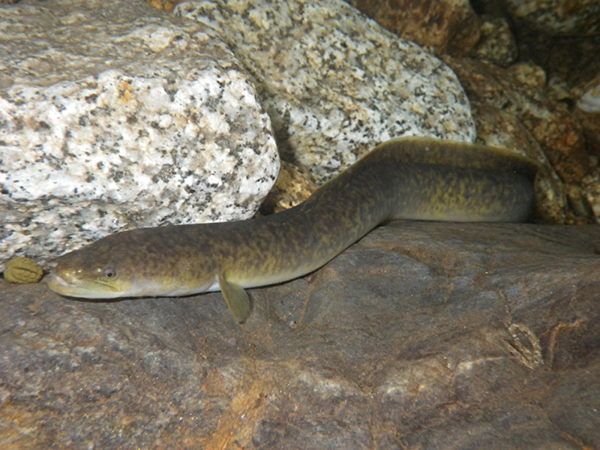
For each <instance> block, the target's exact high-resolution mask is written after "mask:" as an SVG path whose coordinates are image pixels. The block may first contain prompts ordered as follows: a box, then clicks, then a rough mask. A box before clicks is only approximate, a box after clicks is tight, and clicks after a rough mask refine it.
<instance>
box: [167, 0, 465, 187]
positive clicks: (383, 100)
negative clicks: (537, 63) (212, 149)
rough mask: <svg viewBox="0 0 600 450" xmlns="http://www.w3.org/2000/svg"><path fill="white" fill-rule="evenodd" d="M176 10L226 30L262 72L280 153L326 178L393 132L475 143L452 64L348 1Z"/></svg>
mask: <svg viewBox="0 0 600 450" xmlns="http://www.w3.org/2000/svg"><path fill="white" fill-rule="evenodd" d="M175 13H176V14H178V15H181V16H184V17H188V18H192V19H194V20H197V21H199V22H201V23H204V24H207V25H209V26H211V27H213V28H214V29H215V30H217V31H218V32H219V33H220V34H221V35H222V37H223V39H224V40H225V41H227V43H228V44H229V45H230V47H231V48H232V50H233V52H234V53H235V54H236V55H237V56H238V58H239V59H240V60H241V61H242V62H243V63H244V64H245V65H246V68H248V70H249V71H250V72H251V73H252V74H253V75H254V77H255V79H256V84H257V86H258V89H259V91H260V96H261V98H262V100H263V104H264V106H265V108H266V109H267V111H268V112H269V115H270V116H271V120H272V121H273V127H274V128H275V134H276V136H278V139H279V141H278V143H279V147H280V150H281V151H282V152H288V151H289V152H291V153H293V155H294V157H295V158H297V159H298V160H299V161H300V162H301V163H303V164H304V165H305V166H307V167H308V168H309V169H310V170H311V172H312V174H313V175H314V176H315V178H316V180H317V181H319V182H323V181H325V180H327V179H329V178H331V177H332V176H333V175H335V174H337V173H339V172H341V171H342V170H343V169H345V168H346V167H348V166H349V165H350V164H352V163H353V162H354V161H356V159H357V158H358V157H359V156H361V155H363V154H364V153H366V152H368V151H369V150H371V149H372V148H373V147H374V146H375V145H377V144H379V143H381V142H383V141H386V140H388V139H390V138H393V137H400V136H404V135H417V136H419V135H421V136H434V137H439V138H445V139H454V140H459V141H473V140H474V139H475V126H474V123H473V120H472V117H471V110H470V107H469V104H468V100H467V97H466V95H465V93H464V91H463V89H462V87H461V86H460V83H459V81H458V79H457V78H456V76H455V75H454V73H453V72H452V70H450V68H448V67H447V66H446V65H445V64H444V63H442V62H441V61H440V60H439V59H437V58H436V57H434V56H433V55H431V54H429V53H427V52H425V51H424V50H423V49H422V48H421V47H419V46H417V45H416V44H413V43H411V42H408V41H405V40H403V39H400V38H398V37H397V36H395V35H393V34H392V33H390V32H388V31H386V30H384V29H383V28H382V27H381V26H379V25H378V24H377V23H376V22H374V21H373V20H371V19H368V18H367V17H366V16H364V15H362V14H361V13H360V12H358V10H356V9H354V8H353V7H351V6H349V5H348V4H347V3H345V2H343V1H342V0H289V1H285V2H284V1H268V0H243V1H235V2H233V1H227V0H203V1H198V2H186V3H181V4H179V5H178V6H177V7H176V8H175Z"/></svg>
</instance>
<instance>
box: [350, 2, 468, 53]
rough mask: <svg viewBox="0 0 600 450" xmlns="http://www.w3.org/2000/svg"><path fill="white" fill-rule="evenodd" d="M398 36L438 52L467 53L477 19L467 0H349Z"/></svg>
mask: <svg viewBox="0 0 600 450" xmlns="http://www.w3.org/2000/svg"><path fill="white" fill-rule="evenodd" d="M348 3H350V4H351V5H353V6H355V7H356V8H358V9H360V10H361V11H362V12H364V13H365V14H366V15H367V16H369V17H371V18H373V19H374V20H376V21H377V22H378V23H379V24H380V25H381V26H382V27H384V28H386V29H388V30H390V31H391V32H393V33H395V34H397V35H398V36H400V37H402V38H404V39H408V40H409V41H414V42H416V43H417V44H419V45H420V46H422V47H425V48H428V49H431V50H432V51H433V52H434V53H436V54H438V55H444V54H449V55H452V56H466V55H467V54H468V53H469V52H470V51H471V49H472V48H473V47H474V46H475V44H477V41H478V40H479V31H480V30H479V18H478V17H477V15H476V14H475V11H473V8H472V7H471V4H470V2H468V1H467V0H430V1H427V2H420V1H414V0H387V1H378V0H348Z"/></svg>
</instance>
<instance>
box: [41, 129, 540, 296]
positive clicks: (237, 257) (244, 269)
mask: <svg viewBox="0 0 600 450" xmlns="http://www.w3.org/2000/svg"><path fill="white" fill-rule="evenodd" d="M537 170H538V166H537V165H536V164H535V163H533V162H530V161H529V160H526V159H525V158H523V157H520V156H517V155H515V154H513V153H510V152H507V151H504V150H500V149H493V148H490V147H484V146H476V145H471V144H464V143H459V142H451V141H437V140H432V139H422V138H405V139H395V140H392V141H388V142H386V143H384V144H382V145H380V146H378V147H377V148H376V149H374V150H373V151H372V152H371V153H369V154H368V155H367V156H365V157H364V158H363V159H361V160H360V161H358V162H357V163H356V164H354V165H353V166H352V167H350V168H349V169H348V170H346V171H345V172H343V173H342V174H341V175H339V176H338V177H336V178H334V179H333V180H331V181H330V182H328V183H326V184H325V185H323V186H322V187H321V188H320V189H318V190H317V191H316V192H315V193H314V194H313V195H312V196H311V197H310V198H309V199H308V200H307V201H306V202H304V203H303V204H301V205H299V206H297V207H295V208H292V209H289V210H287V211H283V212H281V213H279V214H275V215H271V216H266V217H262V218H259V219H252V220H246V221H240V222H229V223H212V224H199V225H182V226H171V227H160V228H147V229H140V230H135V231H128V232H123V233H118V234H115V235H111V236H108V237H106V238H103V239H101V240H99V241H97V242H95V243H94V244H92V245H90V246H88V247H86V248H84V249H82V250H78V251H75V252H72V253H69V254H67V255H65V256H62V257H61V258H59V260H58V263H57V266H56V268H55V269H54V272H53V274H52V275H51V277H50V280H49V286H50V288H51V289H53V290H55V291H56V292H58V293H60V294H63V295H70V296H76V297H88V298H111V297H112V298H114V297H131V296H161V295H186V294H192V293H199V292H206V291H213V290H219V285H218V283H217V280H218V278H217V277H221V279H222V280H226V281H227V282H229V283H232V285H239V286H241V287H242V288H246V287H254V286H263V285H268V284H273V283H278V282H282V281H286V280H290V279H293V278H296V277H298V276H301V275H304V274H306V273H309V272H311V271H313V270H315V269H317V268H319V267H321V266H322V265H324V264H325V263H327V262H328V261H330V260H331V259H332V258H334V257H335V256H336V255H338V254H339V253H340V252H342V251H343V250H344V249H346V248H347V247H348V246H350V245H351V244H352V243H354V242H356V241H357V240H358V239H360V238H361V237H362V236H364V235H365V234H367V233H368V232H369V231H370V230H372V229H373V228H374V227H376V226H377V225H378V224H381V223H383V222H385V221H387V220H391V219H397V218H403V219H420V220H448V221H465V222H481V221H488V222H522V221H526V220H528V219H529V218H530V217H531V214H532V211H533V207H534V194H533V182H534V179H535V176H536V173H537ZM242 292H243V290H242ZM228 304H229V301H228Z"/></svg>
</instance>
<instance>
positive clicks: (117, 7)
mask: <svg viewBox="0 0 600 450" xmlns="http://www.w3.org/2000/svg"><path fill="white" fill-rule="evenodd" d="M1 16H2V28H1V30H0V40H1V41H2V44H1V45H2V58H1V59H0V151H1V153H2V164H1V165H0V188H1V191H0V225H1V226H0V270H2V268H3V265H4V262H5V261H6V259H7V258H9V257H10V256H12V255H14V254H23V253H25V254H27V255H28V256H31V257H34V258H35V259H36V260H38V262H41V263H43V262H44V261H45V260H46V259H47V258H51V257H53V256H56V255H57V254H60V253H62V252H64V251H65V250H69V249H73V248H76V247H79V246H81V244H83V243H84V242H87V241H91V240H95V239H97V238H99V237H101V236H104V235H106V234H109V233H112V232H115V231H117V230H120V229H127V228H135V227H142V226H156V225H160V224H165V223H190V222H205V221H215V220H233V219H241V218H247V217H249V216H251V215H252V214H253V213H254V212H255V210H256V209H257V208H258V205H259V204H260V201H261V200H262V198H263V197H264V196H265V195H266V194H267V193H268V191H269V189H270V188H271V186H272V185H273V183H274V182H275V179H276V177H277V171H278V168H279V159H278V154H277V149H276V145H275V140H274V138H273V135H272V133H271V127H270V120H269V117H268V116H267V114H266V113H265V112H264V110H263V109H262V107H261V106H260V104H259V103H258V102H257V99H256V97H255V92H254V88H253V87H252V85H251V83H250V82H249V79H248V76H247V74H246V72H245V71H244V69H243V68H242V67H241V66H240V64H239V63H238V62H237V60H236V58H235V57H234V56H233V54H232V53H231V52H230V50H229V49H228V48H227V46H226V44H224V43H223V42H222V41H221V40H220V39H219V37H218V36H217V35H216V33H215V32H214V31H213V30H211V29H209V28H207V27H205V26H203V25H201V24H198V23H197V22H193V21H184V20H181V19H179V18H176V17H173V16H168V15H166V14H164V13H161V12H158V11H156V10H154V9H152V8H151V7H149V6H147V5H145V4H144V3H143V2H130V1H117V2H108V3H107V2H103V1H91V0H90V1H87V0H86V1H80V0H62V1H54V2H51V3H44V4H35V5H34V4H28V5H16V6H4V7H2V9H1ZM57 67H59V68H60V70H57Z"/></svg>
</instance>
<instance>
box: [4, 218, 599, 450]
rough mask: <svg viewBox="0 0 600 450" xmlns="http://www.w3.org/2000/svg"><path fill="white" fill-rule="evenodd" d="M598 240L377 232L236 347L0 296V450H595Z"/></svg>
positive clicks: (585, 230) (207, 299)
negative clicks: (59, 449) (481, 449)
mask: <svg viewBox="0 0 600 450" xmlns="http://www.w3.org/2000/svg"><path fill="white" fill-rule="evenodd" d="M599 231H600V229H599V228H598V226H587V227H560V226H541V225H512V224H452V223H428V222H393V223H390V224H388V225H386V226H382V227H379V228H378V229H376V230H375V231H373V232H372V233H370V234H369V235H368V236H367V237H366V238H364V239H363V240H362V241H361V242H359V243H358V244H356V245H354V246H353V247H351V248H350V249H348V250H347V251H346V252H344V253H342V254H341V255H340V256H338V257H337V258H336V259H334V260H333V261H332V262H331V263H329V264H328V265H327V266H325V267H324V268H323V269H321V270H319V271H317V272H315V273H314V274H312V275H310V276H308V277H305V278H301V279H298V280H295V281H293V282H290V283H285V284H282V285H278V286H274V287H269V288H262V289H254V290H251V297H252V298H253V302H254V308H253V313H252V315H251V317H250V319H249V320H248V322H247V323H246V325H244V326H243V327H240V326H238V325H237V324H236V323H235V322H234V320H233V319H232V318H231V315H230V314H229V312H228V310H227V307H226V305H225V303H224V301H223V300H222V298H221V296H220V294H218V293H216V294H207V295H202V296H195V297H188V298H179V299H173V298H171V299H167V298H157V299H138V300H124V301H119V302H87V301H76V300H70V299H66V298H61V297H59V296H57V295H55V294H53V293H52V292H50V291H49V290H48V289H47V288H46V287H45V286H44V285H43V284H38V285H22V286H14V285H9V284H8V283H6V282H5V281H4V280H0V304H1V305H2V314H1V315H0V348H2V352H0V380H2V381H1V384H0V411H2V414H0V447H2V448H14V449H19V448H28V449H32V448H50V447H52V448H138V447H139V448H156V447H161V448H247V449H253V448H263V449H264V448H278V449H279V448H295V449H309V448H319V449H339V448H344V449H349V450H352V449H366V448H378V449H397V448H430V449H438V448H440V449H441V448H487V449H490V450H494V449H506V448H517V447H518V448H557V449H558V448H560V449H581V448H583V447H586V448H598V447H599V446H600V415H599V414H598V408H597V405H598V404H599V403H600V390H599V389H598V383H597V382H596V380H597V379H598V377H600V346H599V344H598V343H599V342H600V322H599V321H598V320H597V318H598V314H600V291H599V289H598V273H599V272H600V256H598V255H599V253H600V233H599Z"/></svg>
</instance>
